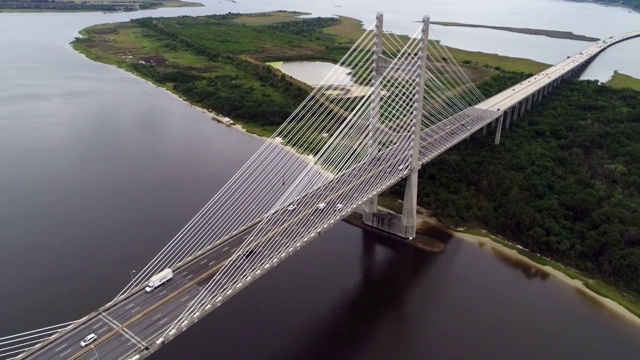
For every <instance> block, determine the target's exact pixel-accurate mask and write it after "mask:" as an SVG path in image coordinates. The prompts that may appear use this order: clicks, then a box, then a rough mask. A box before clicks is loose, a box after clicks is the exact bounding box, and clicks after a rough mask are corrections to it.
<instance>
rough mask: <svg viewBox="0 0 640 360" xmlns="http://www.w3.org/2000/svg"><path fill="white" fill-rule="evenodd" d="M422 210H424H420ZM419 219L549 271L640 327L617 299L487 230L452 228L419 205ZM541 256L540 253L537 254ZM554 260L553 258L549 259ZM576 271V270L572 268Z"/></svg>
mask: <svg viewBox="0 0 640 360" xmlns="http://www.w3.org/2000/svg"><path fill="white" fill-rule="evenodd" d="M420 210H422V211H420ZM418 221H419V226H420V227H436V228H441V229H444V230H445V231H448V232H450V233H451V234H452V235H453V236H455V237H458V238H460V239H462V240H464V241H467V242H471V243H474V244H477V245H478V246H480V247H487V248H489V249H491V250H493V251H496V252H498V253H500V254H501V255H503V256H506V257H509V258H511V259H513V260H517V261H519V262H522V263H524V264H526V265H528V266H531V267H533V268H536V269H538V270H541V271H544V272H546V273H548V274H549V275H551V276H553V277H554V278H556V279H558V280H559V281H561V282H563V283H564V284H566V285H568V286H571V287H573V288H574V289H576V290H578V291H580V292H581V293H582V294H583V295H584V296H587V297H589V298H590V299H591V300H594V301H596V302H597V303H598V304H599V305H600V306H602V307H603V310H605V311H608V312H610V313H612V314H614V315H615V316H616V317H618V318H620V319H621V320H624V321H627V322H628V323H630V324H632V325H634V326H637V327H640V317H638V316H636V315H635V314H633V313H632V312H631V311H629V310H628V309H626V308H625V307H624V306H622V305H621V304H619V303H617V302H616V301H614V300H612V299H610V298H607V297H605V296H602V295H600V294H598V293H596V292H595V291H593V290H591V289H589V288H588V287H587V286H586V284H585V283H584V282H583V281H582V280H580V279H574V278H571V277H570V276H569V275H567V274H565V273H563V272H562V271H560V270H558V269H555V268H553V267H551V266H548V265H542V264H539V263H537V262H535V261H533V260H531V259H530V258H528V257H526V256H524V255H522V254H520V253H518V251H516V250H515V249H511V248H509V247H507V246H505V245H503V244H501V243H499V242H497V241H495V240H493V239H492V238H491V237H490V236H495V235H491V234H490V233H486V232H485V231H482V232H483V233H485V234H486V235H487V236H481V235H474V234H470V233H466V232H462V231H460V229H451V228H449V227H446V226H444V225H443V224H442V223H440V222H439V221H438V220H437V219H436V218H434V217H432V216H430V215H429V213H428V210H425V209H424V208H421V207H418ZM496 238H497V236H496ZM504 241H505V242H507V243H509V244H512V245H513V246H514V247H517V248H518V249H520V250H522V251H526V252H527V253H530V254H532V255H537V254H534V253H532V252H530V251H529V250H527V249H525V248H523V247H520V246H519V245H517V244H514V243H512V242H510V241H506V240H504ZM494 256H500V255H494ZM537 256H540V255H537ZM549 261H552V260H549ZM552 262H554V263H555V264H557V265H558V266H560V267H562V268H565V269H568V270H570V268H568V267H566V266H565V265H563V264H560V263H558V262H555V261H552ZM572 271H575V270H572Z"/></svg>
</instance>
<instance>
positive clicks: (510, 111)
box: [504, 106, 515, 130]
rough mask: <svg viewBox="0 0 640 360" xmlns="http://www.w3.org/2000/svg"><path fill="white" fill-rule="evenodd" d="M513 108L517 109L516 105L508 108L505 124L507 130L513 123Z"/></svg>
mask: <svg viewBox="0 0 640 360" xmlns="http://www.w3.org/2000/svg"><path fill="white" fill-rule="evenodd" d="M513 110H515V107H514V106H512V107H510V108H509V109H507V111H506V113H507V122H506V124H505V127H504V128H505V130H509V125H510V124H511V115H512V113H513Z"/></svg>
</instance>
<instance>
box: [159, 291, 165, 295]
mask: <svg viewBox="0 0 640 360" xmlns="http://www.w3.org/2000/svg"><path fill="white" fill-rule="evenodd" d="M166 292H167V290H165V291H163V292H161V293H160V294H158V295H162V294H164V293H166Z"/></svg>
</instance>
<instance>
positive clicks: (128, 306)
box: [124, 303, 136, 310]
mask: <svg viewBox="0 0 640 360" xmlns="http://www.w3.org/2000/svg"><path fill="white" fill-rule="evenodd" d="M135 304H136V303H131V304H130V305H127V307H126V308H124V309H125V310H127V309H128V308H130V307H132V306H133V305H135Z"/></svg>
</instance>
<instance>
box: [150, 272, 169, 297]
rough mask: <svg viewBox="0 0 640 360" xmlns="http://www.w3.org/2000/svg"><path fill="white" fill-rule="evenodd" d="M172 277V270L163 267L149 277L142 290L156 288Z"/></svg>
mask: <svg viewBox="0 0 640 360" xmlns="http://www.w3.org/2000/svg"><path fill="white" fill-rule="evenodd" d="M172 277H173V271H171V269H164V270H162V271H161V272H159V273H157V274H155V275H153V276H152V277H151V279H150V280H149V284H148V285H147V287H146V288H145V289H144V291H146V292H148V293H150V292H152V291H153V290H155V289H157V288H159V287H160V285H162V284H164V283H166V282H167V281H169V280H171V278H172Z"/></svg>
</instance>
